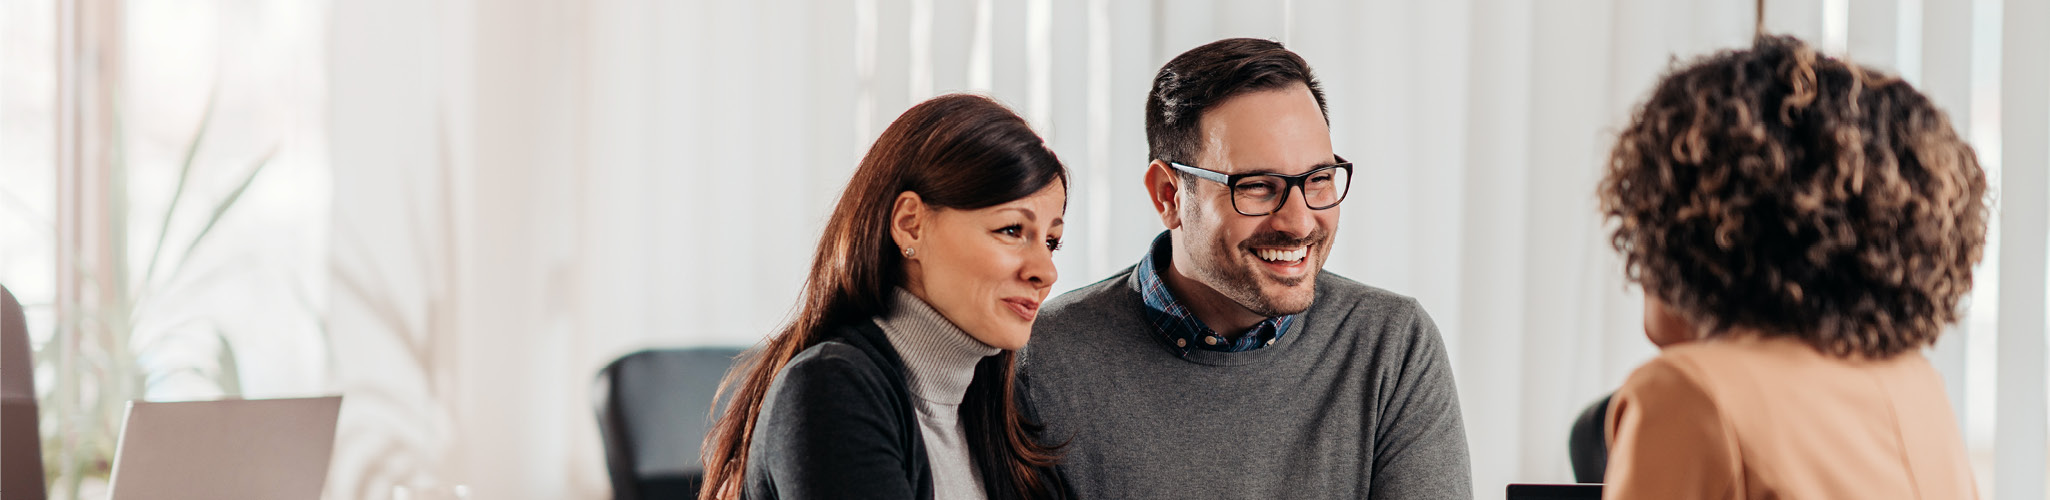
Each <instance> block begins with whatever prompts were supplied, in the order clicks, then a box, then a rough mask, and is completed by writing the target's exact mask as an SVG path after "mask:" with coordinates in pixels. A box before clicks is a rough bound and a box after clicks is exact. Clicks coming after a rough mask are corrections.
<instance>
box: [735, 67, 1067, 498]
mask: <svg viewBox="0 0 2050 500" xmlns="http://www.w3.org/2000/svg"><path fill="white" fill-rule="evenodd" d="M1055 182H1060V183H1061V184H1062V185H1066V184H1067V182H1068V172H1067V169H1066V168H1065V167H1062V166H1061V163H1060V159H1059V158H1056V157H1055V156H1054V154H1053V151H1052V150H1049V149H1047V147H1046V144H1045V142H1044V141H1042V140H1041V139H1040V138H1039V135H1038V134H1035V133H1033V132H1032V128H1031V127H1030V126H1028V125H1026V123H1025V120H1024V119H1023V118H1019V117H1018V115H1017V114H1016V113H1013V112H1011V110H1010V109H1007V108H1005V107H1004V106H1003V105H1001V104H998V103H996V102H995V101H992V100H990V99H989V98H986V97H981V96H975V95H968V94H951V95H945V96H940V97H936V98H933V99H932V100H929V101H925V102H923V103H919V104H918V105H917V106H912V107H911V109H909V110H906V111H905V112H904V115H903V116H899V117H897V120H896V121H895V122H892V123H890V127H889V128H888V129H885V130H883V134H882V136H881V137H878V138H876V143H875V145H874V146H873V147H871V148H869V151H868V156H866V157H863V158H862V160H861V165H860V167H858V168H857V169H856V170H855V171H854V178H853V179H852V180H850V181H848V183H847V191H846V192H844V193H842V194H841V195H840V202H839V203H838V204H836V205H835V207H834V209H833V214H832V216H831V218H830V219H828V220H827V222H826V232H825V234H824V235H823V236H821V237H820V238H819V246H818V250H817V251H816V253H814V254H813V256H812V264H811V274H810V275H809V276H808V277H807V278H806V279H805V286H804V294H803V297H802V298H800V299H799V304H800V305H799V308H798V311H797V314H796V316H795V318H794V319H793V320H792V321H791V322H790V324H789V325H788V326H786V327H784V329H783V330H782V331H780V332H777V333H776V334H775V335H773V336H771V337H769V338H768V339H767V340H765V341H764V343H763V345H762V346H761V347H759V348H756V349H754V350H752V351H750V353H749V354H748V355H746V356H744V357H743V358H742V359H741V360H740V362H739V363H738V364H737V365H736V366H734V368H733V371H731V372H728V373H727V374H726V380H725V382H724V383H722V384H721V386H720V391H719V392H720V393H722V395H723V394H725V393H728V392H731V393H732V395H733V401H732V403H731V404H730V405H728V406H727V407H726V410H725V412H724V414H723V415H721V416H720V417H719V419H718V422H717V423H715V424H713V425H712V431H711V433H710V434H708V435H706V436H705V446H704V450H705V451H704V463H705V485H704V489H703V490H702V491H701V492H700V494H699V495H700V496H701V497H702V498H708V499H732V498H739V497H740V494H741V492H742V491H744V490H745V489H746V485H745V483H744V482H743V476H745V475H746V472H747V451H748V446H749V444H750V443H751V442H752V441H753V438H754V430H755V429H754V426H755V420H756V419H757V417H759V416H760V415H761V412H762V402H763V400H764V399H766V398H767V396H768V391H769V384H770V383H771V382H772V381H774V380H775V378H776V374H777V373H778V372H781V371H782V370H783V366H784V365H785V364H787V363H789V362H790V359H791V358H792V357H795V356H797V354H798V353H800V352H803V351H804V350H805V349H807V348H810V347H811V346H813V345H816V344H818V343H819V342H822V341H824V340H826V339H827V338H828V337H829V336H830V335H831V334H832V333H833V332H834V331H835V329H837V328H839V327H841V326H843V325H849V324H855V323H857V322H861V321H868V320H869V318H871V317H875V316H883V315H888V314H889V313H890V310H889V309H890V307H889V306H890V302H889V300H888V299H889V297H890V292H891V289H892V288H895V287H897V286H898V285H900V284H902V283H903V281H904V274H903V273H904V271H903V267H902V266H903V261H902V260H901V259H902V257H900V256H899V252H900V250H899V249H898V248H897V244H896V242H895V241H893V240H891V239H890V237H889V234H890V231H889V223H890V221H889V219H890V209H891V203H892V202H893V201H895V200H896V198H897V195H898V194H899V193H903V192H905V191H910V192H913V193H918V195H919V197H920V198H921V199H923V200H924V201H925V203H926V204H928V205H931V206H935V207H939V208H951V209H963V210H973V209H978V208H985V207H990V206H995V205H998V204H1002V203H1008V202H1011V201H1014V200H1018V199H1021V198H1024V197H1026V196H1030V195H1032V194H1033V193H1037V192H1039V191H1040V190H1041V189H1044V188H1046V187H1047V186H1049V185H1052V184H1053V183H1055ZM1015 359H1016V355H1015V353H1013V352H1011V351H1004V352H1002V353H1001V354H998V355H996V356H991V357H989V358H985V359H984V360H983V361H982V362H981V364H979V365H977V367H976V371H975V380H974V382H972V383H971V384H970V385H969V387H968V393H967V395H966V396H965V397H964V398H963V399H962V404H961V420H962V426H963V427H964V430H965V431H966V432H967V434H968V446H969V452H970V454H971V455H973V456H974V458H975V465H976V468H977V469H978V470H979V471H980V472H981V473H982V479H983V483H984V489H986V490H988V494H989V496H990V497H991V498H1039V497H1047V496H1051V494H1052V493H1054V492H1051V491H1048V490H1047V488H1046V484H1047V481H1046V479H1047V478H1045V477H1042V475H1041V473H1040V472H1039V471H1040V469H1039V468H1041V467H1046V466H1050V465H1052V464H1053V462H1054V461H1055V459H1056V458H1058V456H1057V450H1056V449H1055V447H1050V446H1046V445H1043V444H1041V443H1040V442H1038V441H1036V440H1034V439H1033V438H1032V433H1033V432H1034V431H1035V430H1036V427H1037V426H1036V425H1034V424H1033V423H1031V422H1028V421H1026V420H1025V419H1023V418H1021V417H1020V416H1019V412H1018V408H1017V403H1016V399H1015V396H1014V395H1013V394H1012V392H1011V387H1012V386H1013V384H1014V380H1013V378H1014V373H1015V366H1016V363H1015Z"/></svg>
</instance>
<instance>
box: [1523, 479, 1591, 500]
mask: <svg viewBox="0 0 2050 500" xmlns="http://www.w3.org/2000/svg"><path fill="white" fill-rule="evenodd" d="M1509 500H1602V485H1600V484H1591V483H1582V484H1512V485H1509Z"/></svg>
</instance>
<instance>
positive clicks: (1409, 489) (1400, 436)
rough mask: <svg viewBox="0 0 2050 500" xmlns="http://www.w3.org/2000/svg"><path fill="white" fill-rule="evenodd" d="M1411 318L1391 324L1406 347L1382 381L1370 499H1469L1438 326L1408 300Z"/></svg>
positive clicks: (1462, 439)
mask: <svg viewBox="0 0 2050 500" xmlns="http://www.w3.org/2000/svg"><path fill="white" fill-rule="evenodd" d="M1408 305H1409V309H1410V311H1411V314H1410V318H1411V319H1410V320H1409V321H1408V322H1407V324H1406V325H1404V323H1402V322H1397V323H1395V324H1396V325H1402V326H1398V328H1400V330H1398V331H1396V332H1394V333H1393V334H1392V335H1391V336H1400V337H1402V338H1404V339H1405V340H1406V342H1401V343H1393V345H1406V349H1405V350H1404V351H1403V352H1400V353H1398V354H1396V355H1393V359H1399V360H1401V362H1402V366H1401V371H1400V373H1398V374H1396V375H1394V376H1393V377H1392V378H1390V379H1386V380H1383V381H1382V384H1381V385H1382V387H1380V388H1378V389H1377V390H1378V391H1380V392H1381V393H1382V394H1383V395H1385V397H1383V398H1379V401H1378V402H1377V403H1378V404H1379V405H1380V414H1381V415H1382V418H1381V419H1380V421H1379V423H1378V424H1379V425H1378V431H1379V434H1380V435H1379V436H1378V437H1377V438H1376V439H1375V440H1374V447H1373V454H1374V455H1373V456H1372V457H1368V459H1369V460H1371V463H1373V464H1374V472H1373V483H1372V484H1373V486H1372V490H1371V491H1370V492H1369V496H1370V497H1372V498H1460V499H1466V498H1473V497H1474V496H1473V479H1472V478H1473V469H1472V466H1471V464H1469V462H1468V457H1467V449H1466V427H1465V424H1464V423H1463V422H1462V421H1461V419H1460V415H1459V392H1458V389H1457V388H1456V387H1454V384H1453V381H1452V368H1451V362H1450V360H1449V359H1448V358H1447V356H1446V354H1445V341H1444V339H1443V338H1441V337H1439V335H1438V326H1437V325H1436V324H1435V323H1432V322H1431V318H1430V316H1429V315H1426V314H1425V313H1424V310H1423V307H1422V306H1420V305H1418V304H1417V303H1416V302H1415V301H1414V300H1411V301H1409V304H1408Z"/></svg>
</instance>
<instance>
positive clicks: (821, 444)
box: [750, 350, 917, 499]
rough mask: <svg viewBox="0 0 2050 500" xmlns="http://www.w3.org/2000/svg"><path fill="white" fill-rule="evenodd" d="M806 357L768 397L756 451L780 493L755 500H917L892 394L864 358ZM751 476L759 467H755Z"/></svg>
mask: <svg viewBox="0 0 2050 500" xmlns="http://www.w3.org/2000/svg"><path fill="white" fill-rule="evenodd" d="M818 354H819V355H817V356H810V357H805V356H800V357H799V358H798V359H794V360H792V361H791V363H790V364H789V365H786V366H785V368H784V374H783V375H782V377H783V379H782V380H781V381H779V383H778V384H777V387H776V388H775V389H774V390H773V391H772V392H771V393H770V394H769V400H768V402H767V403H766V405H765V407H764V409H763V410H764V413H763V421H762V422H761V424H760V425H758V426H757V427H756V429H755V431H754V440H753V442H752V443H751V445H750V447H751V448H754V449H759V450H761V451H762V452H763V453H762V455H761V456H760V458H761V459H762V463H760V464H758V465H760V466H762V467H764V468H765V470H763V472H764V473H765V478H766V479H768V483H769V484H768V485H767V486H769V487H770V489H772V490H773V493H770V494H768V495H750V496H751V497H754V498H763V497H773V498H780V499H811V498H868V499H908V498H914V495H915V492H916V491H917V487H916V485H913V484H911V481H912V476H911V474H910V470H911V467H910V464H909V461H910V460H912V456H911V452H910V450H907V449H905V446H904V444H905V443H908V442H909V440H908V439H907V438H906V437H905V436H901V435H899V434H901V433H902V428H901V426H899V425H898V424H897V422H896V421H895V418H896V417H895V416H893V415H895V414H896V413H898V412H899V411H898V410H897V409H894V408H892V405H891V404H890V399H889V388H888V386H887V385H886V384H885V383H884V382H883V381H882V380H878V377H881V376H885V374H883V373H880V372H879V370H877V369H876V368H875V367H874V366H871V365H869V364H867V363H860V362H858V361H856V359H857V358H858V357H859V356H861V354H860V353H859V352H852V353H836V352H833V351H830V350H829V351H824V352H821V353H818ZM751 468H752V467H751Z"/></svg>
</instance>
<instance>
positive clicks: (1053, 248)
mask: <svg viewBox="0 0 2050 500" xmlns="http://www.w3.org/2000/svg"><path fill="white" fill-rule="evenodd" d="M1046 250H1047V251H1049V252H1058V251H1060V250H1061V239H1060V238H1047V239H1046Z"/></svg>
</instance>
